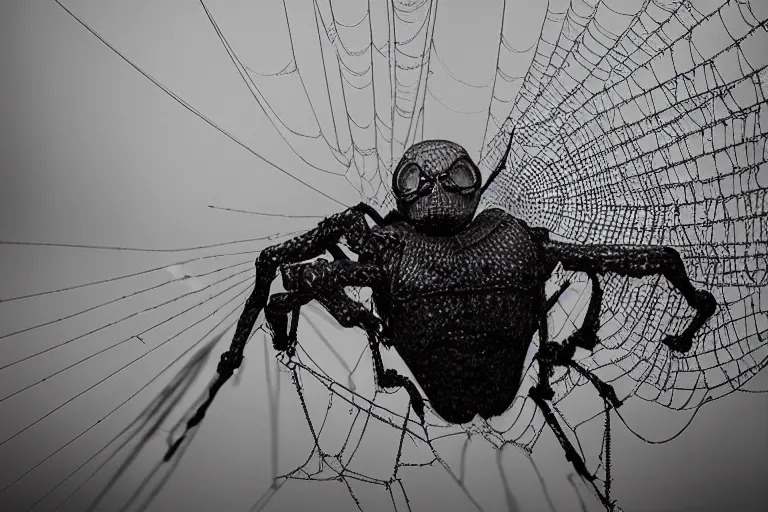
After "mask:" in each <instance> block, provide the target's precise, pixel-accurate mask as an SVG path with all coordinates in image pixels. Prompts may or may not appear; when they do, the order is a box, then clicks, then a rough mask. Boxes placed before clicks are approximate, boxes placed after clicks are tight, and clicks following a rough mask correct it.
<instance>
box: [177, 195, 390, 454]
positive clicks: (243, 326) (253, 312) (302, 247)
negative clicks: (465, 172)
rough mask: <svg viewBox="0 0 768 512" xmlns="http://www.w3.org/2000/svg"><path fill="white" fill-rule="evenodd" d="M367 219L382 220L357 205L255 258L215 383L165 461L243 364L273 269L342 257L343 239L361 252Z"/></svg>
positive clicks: (368, 232)
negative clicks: (250, 289) (327, 254)
mask: <svg viewBox="0 0 768 512" xmlns="http://www.w3.org/2000/svg"><path fill="white" fill-rule="evenodd" d="M366 215H368V216H370V217H371V218H373V220H374V221H375V222H377V223H382V222H383V219H382V218H381V216H379V215H378V213H376V211H375V210H373V209H372V208H371V207H370V206H368V205H366V204H364V203H361V204H359V205H357V206H354V207H352V208H349V209H348V210H345V211H343V212H341V213H338V214H336V215H332V216H330V217H328V218H326V219H324V220H323V221H321V222H320V223H319V224H318V226H317V227H316V228H315V229H312V230H310V231H308V232H306V233H304V234H303V235H300V236H297V237H296V238H292V239H291V240H288V241H286V242H284V243H281V244H278V245H273V246H271V247H267V248H266V249H264V250H263V251H261V253H260V254H259V257H258V259H257V261H256V283H255V284H254V287H253V292H252V293H251V295H250V296H249V297H248V300H246V302H245V308H244V309H243V312H242V314H241V315H240V319H239V320H238V322H237V327H236V328H235V335H234V336H233V338H232V343H231V345H230V348H229V350H227V351H226V352H224V354H222V356H221V360H220V361H219V364H218V366H217V368H216V371H217V373H218V377H217V379H216V380H215V381H214V382H213V383H212V384H211V387H210V388H209V390H208V398H207V400H205V402H203V403H202V404H201V405H200V407H198V409H197V411H196V412H195V414H194V415H193V416H192V417H191V418H190V419H189V420H188V421H187V425H186V430H185V433H184V434H183V435H182V436H181V437H180V438H179V439H178V440H177V441H176V442H175V443H174V444H173V445H172V446H171V448H170V449H169V450H168V452H167V453H166V455H165V460H169V459H170V458H171V457H172V456H173V454H174V452H175V451H176V450H177V449H178V447H179V446H180V445H181V442H182V441H183V440H184V438H185V436H186V432H187V431H189V430H190V429H191V428H193V427H195V426H196V425H198V424H199V423H200V422H201V421H202V420H203V418H204V417H205V413H206V411H207V410H208V407H209V406H210V405H211V403H212V402H213V399H214V398H215V396H216V393H218V391H219V389H221V387H222V386H223V385H224V383H225V382H226V381H227V380H228V379H229V378H230V377H231V376H232V374H233V373H234V371H235V369H237V368H239V367H240V365H241V364H242V361H243V350H244V349H245V344H246V342H247V341H248V337H249V335H250V333H251V331H252V330H253V326H254V324H255V323H256V319H257V318H258V316H259V313H261V311H262V310H263V309H264V306H266V304H267V300H268V298H269V288H270V285H271V284H272V281H273V280H274V279H275V277H276V274H277V269H278V268H279V267H280V266H281V265H285V264H288V263H296V262H300V261H305V260H308V259H311V258H315V257H317V256H320V255H321V254H323V253H324V252H326V251H329V252H331V254H334V255H335V256H337V257H342V255H343V253H342V252H341V251H340V249H338V246H337V245H336V244H337V243H338V242H339V241H340V240H341V238H342V237H343V238H346V240H347V242H348V243H349V244H350V246H352V247H353V248H358V249H360V248H365V246H366V241H367V238H368V235H369V234H370V229H369V228H368V224H367V222H366V220H365V216H366Z"/></svg>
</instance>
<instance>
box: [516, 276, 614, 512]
mask: <svg viewBox="0 0 768 512" xmlns="http://www.w3.org/2000/svg"><path fill="white" fill-rule="evenodd" d="M588 275H589V279H590V281H591V282H592V295H591V297H590V300H589V306H588V307H587V313H586V315H585V316H584V322H583V323H582V325H581V327H579V328H578V329H577V330H576V331H575V332H574V333H573V334H571V335H570V336H569V337H568V338H567V339H566V340H565V341H564V342H563V343H562V344H560V343H555V342H552V341H549V339H548V332H547V315H546V311H548V309H547V310H545V313H544V314H543V315H542V316H541V319H540V324H539V333H540V338H541V341H540V346H539V351H538V353H537V354H536V358H537V360H538V361H539V382H538V383H537V384H536V386H533V387H532V388H531V389H530V390H529V392H528V396H530V397H531V399H532V400H533V402H534V403H535V404H536V406H537V407H538V408H539V409H540V410H541V412H542V414H543V415H544V419H545V421H546V422H547V425H549V428H551V429H552V432H553V433H554V434H555V437H556V438H557V440H558V442H559V443H560V446H561V447H562V448H563V451H565V458H566V460H568V461H569V462H570V463H571V464H572V465H573V467H574V468H575V469H576V471H577V472H578V473H579V474H580V475H581V476H582V477H584V478H585V479H586V480H587V481H589V482H590V483H591V484H592V485H593V486H594V485H595V484H594V480H595V476H594V475H592V474H591V473H590V472H589V471H588V470H587V465H586V463H585V462H584V459H583V458H582V457H581V455H579V453H578V452H577V451H576V449H575V448H574V446H573V444H572V443H571V441H570V440H569V439H568V437H567V436H566V435H565V432H564V431H563V429H562V427H561V426H560V423H559V422H558V421H557V417H556V416H555V414H554V412H552V408H551V407H550V406H549V404H548V403H547V402H548V401H550V400H552V398H554V390H553V389H552V386H551V383H550V378H551V377H552V375H553V374H554V369H555V367H556V366H568V367H570V368H573V369H574V370H575V371H577V372H578V373H579V374H580V375H582V376H584V377H585V378H587V379H588V380H589V381H590V382H591V383H592V384H593V385H594V386H595V388H596V389H597V390H598V393H599V394H600V396H601V398H603V400H604V401H606V402H607V403H609V404H611V406H613V407H614V408H617V407H619V406H621V401H620V400H619V398H618V397H617V396H616V392H615V391H614V389H613V386H611V385H610V384H607V383H605V382H603V381H602V380H600V379H599V378H598V377H597V376H596V375H595V374H594V373H592V372H591V371H589V370H587V369H586V368H583V367H582V366H581V365H579V364H578V363H576V362H575V361H574V360H573V356H574V354H575V353H576V347H580V348H584V349H586V350H590V351H591V350H594V349H595V347H596V346H597V344H598V343H599V339H598V337H597V331H598V329H599V328H600V307H601V304H602V297H603V291H602V289H601V288H600V282H599V281H598V277H597V274H596V273H594V272H589V273H588ZM561 290H562V289H561ZM561 293H562V291H561ZM551 300H552V298H550V299H549V300H548V301H547V303H546V305H547V306H550V303H551ZM595 491H597V494H598V496H599V498H600V500H601V501H602V502H603V505H605V507H606V509H608V510H612V509H613V504H612V503H611V502H610V500H609V499H608V498H607V497H606V496H605V495H603V494H602V493H601V492H600V491H599V489H597V487H596V486H595Z"/></svg>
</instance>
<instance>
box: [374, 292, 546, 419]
mask: <svg viewBox="0 0 768 512" xmlns="http://www.w3.org/2000/svg"><path fill="white" fill-rule="evenodd" d="M389 326H390V334H391V335H392V339H393V342H394V346H395V347H396V349H397V351H398V353H399V354H400V356H401V357H402V358H403V361H405V363H406V364H407V365H408V367H409V369H410V370H411V371H412V372H413V374H414V376H415V377H416V380H417V381H418V382H419V384H420V385H421V387H422V389H424V392H425V393H426V395H427V398H428V399H429V400H430V402H431V404H432V407H433V408H434V409H435V411H436V412H437V413H438V414H439V415H440V416H441V417H443V418H444V419H445V420H447V421H451V422H454V423H465V422H467V421H470V420H471V419H472V418H473V417H474V416H475V415H476V414H480V415H481V416H483V417H486V418H487V417H490V416H496V415H499V414H501V413H503V412H504V411H505V410H506V409H507V408H508V407H509V405H510V404H511V403H512V399H513V398H514V397H515V394H516V392H517V389H518V387H519V384H520V378H521V371H522V365H523V362H524V360H525V355H526V352H527V350H528V346H529V344H530V341H531V337H532V336H533V333H534V332H535V330H536V306H535V302H534V301H532V300H531V298H530V296H529V294H527V293H522V294H521V293H519V292H516V291H515V290H511V289H497V290H489V291H481V292H469V293H462V294H439V295H430V296H426V297H421V298H419V297H413V298H411V299H410V300H407V301H403V302H399V301H398V302H395V303H393V308H392V316H391V322H390V324H389Z"/></svg>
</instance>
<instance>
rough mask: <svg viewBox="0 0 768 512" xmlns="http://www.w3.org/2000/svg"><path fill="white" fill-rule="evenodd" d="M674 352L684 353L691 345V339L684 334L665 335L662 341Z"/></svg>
mask: <svg viewBox="0 0 768 512" xmlns="http://www.w3.org/2000/svg"><path fill="white" fill-rule="evenodd" d="M662 343H664V345H666V346H667V347H669V348H670V349H671V350H673V351H675V352H679V353H681V354H685V353H686V352H688V351H689V350H691V347H693V340H692V339H691V338H688V337H684V336H667V337H666V338H664V341H663V342H662Z"/></svg>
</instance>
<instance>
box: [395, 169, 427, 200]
mask: <svg viewBox="0 0 768 512" xmlns="http://www.w3.org/2000/svg"><path fill="white" fill-rule="evenodd" d="M420 182H421V170H420V169H419V166H418V165H416V164H408V165H406V166H405V167H404V168H403V169H401V170H400V173H399V174H398V175H397V190H398V192H400V193H401V194H403V195H408V194H413V193H414V192H416V191H417V190H418V189H419V184H420Z"/></svg>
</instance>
